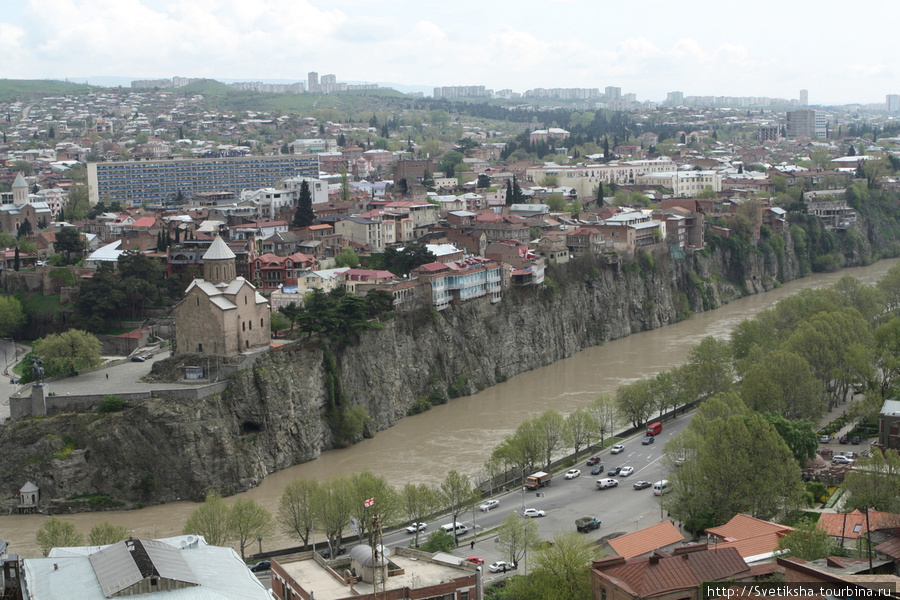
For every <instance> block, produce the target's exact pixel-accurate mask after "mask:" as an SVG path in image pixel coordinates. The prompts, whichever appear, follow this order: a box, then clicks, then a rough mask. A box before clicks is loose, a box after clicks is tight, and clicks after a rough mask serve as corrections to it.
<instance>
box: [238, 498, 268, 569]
mask: <svg viewBox="0 0 900 600" xmlns="http://www.w3.org/2000/svg"><path fill="white" fill-rule="evenodd" d="M228 530H229V531H230V532H231V535H232V537H233V538H235V539H237V542H238V546H239V547H240V549H241V559H242V560H243V559H244V558H245V555H244V551H245V550H246V549H247V546H249V545H250V544H251V543H253V542H254V541H256V538H260V537H268V536H270V535H272V533H273V532H274V530H275V523H274V521H273V520H272V513H270V512H269V511H267V510H266V509H265V508H263V507H262V506H260V505H259V503H257V502H256V500H253V499H252V498H242V499H240V500H236V501H235V503H234V504H233V505H232V506H231V510H230V511H228Z"/></svg>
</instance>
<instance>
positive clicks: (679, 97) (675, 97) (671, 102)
mask: <svg viewBox="0 0 900 600" xmlns="http://www.w3.org/2000/svg"><path fill="white" fill-rule="evenodd" d="M682 104H684V92H669V93H668V94H666V106H681V105H682Z"/></svg>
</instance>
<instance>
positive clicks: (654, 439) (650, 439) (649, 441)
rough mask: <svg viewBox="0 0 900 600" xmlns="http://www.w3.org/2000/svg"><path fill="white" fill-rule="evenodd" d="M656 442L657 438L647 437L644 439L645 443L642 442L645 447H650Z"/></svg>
mask: <svg viewBox="0 0 900 600" xmlns="http://www.w3.org/2000/svg"><path fill="white" fill-rule="evenodd" d="M655 441H656V438H655V437H652V436H647V437H645V438H644V441H643V442H641V443H642V444H643V445H645V446H647V445H649V444H652V443H653V442H655Z"/></svg>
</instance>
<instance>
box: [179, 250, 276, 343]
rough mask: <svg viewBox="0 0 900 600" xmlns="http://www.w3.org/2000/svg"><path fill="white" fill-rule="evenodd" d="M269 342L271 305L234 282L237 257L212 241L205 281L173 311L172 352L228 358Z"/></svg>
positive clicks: (242, 281)
mask: <svg viewBox="0 0 900 600" xmlns="http://www.w3.org/2000/svg"><path fill="white" fill-rule="evenodd" d="M270 338H271V330H270V326H269V304H268V302H267V301H266V299H265V298H263V297H262V296H261V295H260V294H259V292H257V291H256V288H255V287H253V285H252V284H251V283H250V282H249V281H247V280H246V279H244V278H243V277H237V276H236V271H235V255H234V252H232V251H231V248H229V247H228V245H227V244H226V243H225V241H224V240H223V239H222V238H221V237H220V236H216V239H215V240H213V243H212V244H211V245H210V247H209V250H207V251H206V253H205V254H204V255H203V279H195V280H194V281H192V282H191V285H189V286H188V288H187V291H186V292H185V295H184V299H183V300H182V301H181V302H179V303H178V304H177V305H175V351H176V353H178V354H186V353H197V354H215V355H219V356H226V355H232V354H238V353H240V352H246V351H248V350H252V349H254V348H259V347H261V346H265V345H267V344H268V343H269V341H270Z"/></svg>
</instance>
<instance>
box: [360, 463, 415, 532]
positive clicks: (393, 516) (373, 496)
mask: <svg viewBox="0 0 900 600" xmlns="http://www.w3.org/2000/svg"><path fill="white" fill-rule="evenodd" d="M349 495H350V514H351V516H353V518H354V519H356V524H357V525H356V527H357V530H358V532H359V537H360V539H365V538H366V537H367V535H368V532H369V530H370V528H371V524H372V523H371V521H372V515H373V514H374V513H378V516H379V518H380V519H381V523H382V524H383V525H391V524H393V523H395V522H398V521H399V520H400V515H401V514H402V506H401V499H400V495H399V494H398V493H397V490H395V489H394V488H393V487H391V484H390V483H388V480H387V479H386V478H385V477H383V476H381V475H375V474H374V473H372V472H371V471H369V470H368V469H365V470H363V471H360V472H358V473H354V474H353V475H351V476H350V490H349ZM368 500H374V503H373V504H372V505H371V506H366V502H367V501H368Z"/></svg>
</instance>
